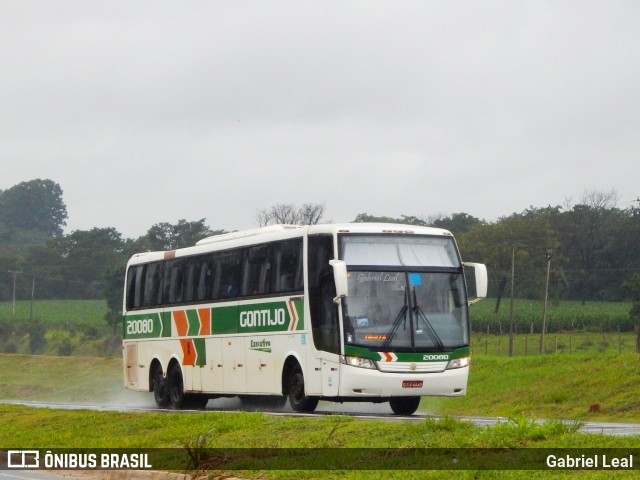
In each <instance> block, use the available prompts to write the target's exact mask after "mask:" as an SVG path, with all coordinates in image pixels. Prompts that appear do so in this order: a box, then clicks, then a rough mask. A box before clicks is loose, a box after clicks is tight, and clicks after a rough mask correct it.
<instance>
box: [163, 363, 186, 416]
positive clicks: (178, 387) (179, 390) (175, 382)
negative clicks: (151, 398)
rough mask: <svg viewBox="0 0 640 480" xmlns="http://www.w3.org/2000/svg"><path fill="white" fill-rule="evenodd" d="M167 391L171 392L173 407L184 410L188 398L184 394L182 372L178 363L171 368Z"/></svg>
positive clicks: (170, 398) (170, 399) (168, 374)
mask: <svg viewBox="0 0 640 480" xmlns="http://www.w3.org/2000/svg"><path fill="white" fill-rule="evenodd" d="M167 390H168V391H169V401H170V403H171V407H172V408H175V409H180V408H182V407H183V406H184V402H185V398H186V397H185V394H184V383H183V381H182V371H181V370H180V365H178V364H177V363H174V364H173V365H171V366H170V367H169V372H168V373H167Z"/></svg>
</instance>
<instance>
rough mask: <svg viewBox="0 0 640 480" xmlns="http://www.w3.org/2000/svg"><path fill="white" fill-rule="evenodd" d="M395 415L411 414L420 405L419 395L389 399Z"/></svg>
mask: <svg viewBox="0 0 640 480" xmlns="http://www.w3.org/2000/svg"><path fill="white" fill-rule="evenodd" d="M389 405H390V406H391V410H393V413H395V414H396V415H413V414H414V413H415V411H416V410H417V409H418V405H420V397H396V398H392V399H391V400H389Z"/></svg>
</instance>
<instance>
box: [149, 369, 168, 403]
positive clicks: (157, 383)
mask: <svg viewBox="0 0 640 480" xmlns="http://www.w3.org/2000/svg"><path fill="white" fill-rule="evenodd" d="M151 381H152V382H153V399H154V400H155V401H156V405H157V406H158V407H159V408H167V407H168V406H169V405H170V404H171V401H170V400H169V389H168V388H167V379H166V378H165V377H164V374H163V373H162V367H161V366H160V364H157V365H156V366H155V368H154V369H153V374H152V375H151Z"/></svg>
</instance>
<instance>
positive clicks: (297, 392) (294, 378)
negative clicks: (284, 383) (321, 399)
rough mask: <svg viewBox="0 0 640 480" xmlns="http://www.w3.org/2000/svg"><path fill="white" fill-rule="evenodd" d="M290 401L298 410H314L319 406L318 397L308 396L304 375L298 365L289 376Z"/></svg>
mask: <svg viewBox="0 0 640 480" xmlns="http://www.w3.org/2000/svg"><path fill="white" fill-rule="evenodd" d="M288 390H289V403H290V404H291V408H293V409H294V410H295V411H296V412H313V411H314V410H315V409H316V407H317V406H318V398H315V397H307V396H306V395H305V392H304V375H303V374H302V369H301V368H300V366H299V365H296V366H295V367H294V368H293V369H292V371H291V375H290V376H289V389H288Z"/></svg>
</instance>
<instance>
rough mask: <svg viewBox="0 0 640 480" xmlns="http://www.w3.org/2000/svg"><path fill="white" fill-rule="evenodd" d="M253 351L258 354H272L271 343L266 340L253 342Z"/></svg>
mask: <svg viewBox="0 0 640 480" xmlns="http://www.w3.org/2000/svg"><path fill="white" fill-rule="evenodd" d="M250 348H251V350H256V351H258V352H265V353H271V342H270V341H269V340H267V339H266V338H265V339H263V340H259V341H256V340H251V347H250Z"/></svg>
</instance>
